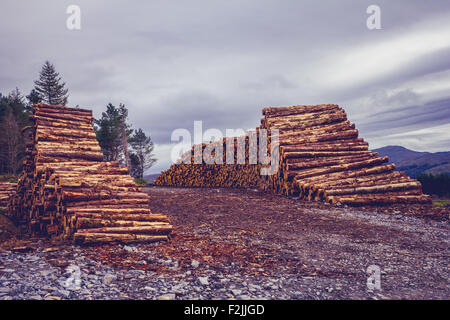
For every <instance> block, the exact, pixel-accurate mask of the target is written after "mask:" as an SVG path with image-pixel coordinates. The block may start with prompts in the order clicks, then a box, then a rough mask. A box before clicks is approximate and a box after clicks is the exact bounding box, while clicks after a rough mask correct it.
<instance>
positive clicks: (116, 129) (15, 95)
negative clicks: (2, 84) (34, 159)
mask: <svg viewBox="0 0 450 320" xmlns="http://www.w3.org/2000/svg"><path fill="white" fill-rule="evenodd" d="M68 97H69V94H68V89H67V88H66V84H65V82H63V81H62V79H61V77H60V76H59V73H58V72H56V69H55V67H54V66H53V64H51V63H50V62H48V61H46V62H45V63H44V65H43V66H42V70H41V72H40V73H39V78H38V79H37V80H36V81H35V82H34V88H33V89H32V90H31V92H30V93H29V94H28V95H27V96H26V97H24V96H23V94H22V93H21V92H20V90H19V89H18V88H16V89H14V90H13V91H12V92H10V93H9V94H7V95H2V94H1V93H0V132H2V134H1V135H0V175H5V174H9V175H15V174H18V173H19V172H20V171H21V170H22V164H23V160H24V158H25V145H26V142H27V141H26V140H25V138H24V137H23V135H22V133H21V129H22V128H24V127H27V126H29V125H31V121H30V118H29V116H30V115H31V113H32V107H33V104H35V103H39V102H42V103H47V104H51V105H62V106H64V105H66V104H67V101H68ZM94 129H95V132H96V135H97V140H98V141H99V144H100V147H101V148H102V151H103V154H104V156H105V159H104V160H105V161H119V163H121V165H122V166H126V167H127V168H129V171H130V174H131V175H132V176H133V177H135V178H136V179H143V177H144V172H145V171H146V170H147V169H149V168H150V167H151V166H152V165H153V164H154V163H155V162H156V159H155V157H154V154H153V150H154V144H153V141H152V139H151V138H150V137H149V136H147V135H146V133H145V132H144V131H143V130H142V129H140V128H139V129H133V128H132V126H131V124H130V123H129V122H128V109H127V108H126V106H125V105H124V104H120V105H119V106H118V107H116V106H114V105H113V104H111V103H109V104H108V105H107V106H106V111H105V112H103V113H102V115H101V117H100V118H99V119H95V120H94Z"/></svg>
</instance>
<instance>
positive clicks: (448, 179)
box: [417, 173, 450, 198]
mask: <svg viewBox="0 0 450 320" xmlns="http://www.w3.org/2000/svg"><path fill="white" fill-rule="evenodd" d="M417 180H419V181H420V183H422V190H423V192H424V193H426V194H431V195H437V196H438V197H441V198H443V197H450V175H449V174H446V173H440V174H427V173H422V174H421V175H419V176H418V177H417Z"/></svg>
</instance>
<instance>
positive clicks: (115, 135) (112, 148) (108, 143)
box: [94, 103, 132, 165]
mask: <svg viewBox="0 0 450 320" xmlns="http://www.w3.org/2000/svg"><path fill="white" fill-rule="evenodd" d="M127 118H128V109H127V108H126V107H125V105H123V104H120V105H119V107H116V106H114V105H113V104H111V103H110V104H108V105H107V106H106V112H103V113H102V117H101V118H100V119H96V120H95V121H94V124H95V127H94V128H95V131H96V134H97V140H98V142H99V144H100V147H101V148H102V151H103V154H104V155H105V161H120V162H121V163H122V164H123V165H126V164H127V162H128V161H127V159H126V156H127V152H125V148H127V146H126V144H124V141H127V140H128V137H129V135H130V134H131V132H132V130H130V125H128V124H127Z"/></svg>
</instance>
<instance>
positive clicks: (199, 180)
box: [156, 104, 431, 205]
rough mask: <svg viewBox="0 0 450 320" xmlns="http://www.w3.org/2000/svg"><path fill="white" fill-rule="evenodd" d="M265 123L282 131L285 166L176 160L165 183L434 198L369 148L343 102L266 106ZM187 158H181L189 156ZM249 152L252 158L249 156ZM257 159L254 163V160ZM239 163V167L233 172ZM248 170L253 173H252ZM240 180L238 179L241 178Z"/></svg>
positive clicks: (339, 196)
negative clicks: (265, 169)
mask: <svg viewBox="0 0 450 320" xmlns="http://www.w3.org/2000/svg"><path fill="white" fill-rule="evenodd" d="M263 116H264V117H263V118H262V119H261V125H260V127H259V128H258V129H257V130H260V129H266V130H267V131H268V133H269V135H270V134H272V135H277V136H278V144H277V145H275V144H272V145H271V144H270V141H271V140H270V139H269V140H268V141H267V144H268V145H269V148H270V149H273V148H276V147H279V166H278V168H277V170H275V171H273V174H272V175H268V176H261V175H260V174H259V173H260V171H259V169H260V167H261V166H260V165H255V164H251V163H248V162H246V164H245V165H244V167H240V166H242V165H235V166H233V165H229V164H226V165H225V164H212V165H209V166H210V167H208V165H205V164H204V163H203V164H201V165H199V164H197V165H196V164H191V163H189V164H181V163H177V164H175V165H173V166H172V167H171V168H170V169H169V170H167V171H165V172H163V173H162V174H161V176H160V177H159V178H158V179H157V181H156V183H157V184H159V185H176V186H188V187H190V186H196V187H220V186H222V187H254V186H258V187H260V188H261V189H263V190H266V191H272V192H276V193H280V194H285V195H294V196H299V197H300V198H303V199H308V200H317V201H327V202H330V203H338V202H339V203H343V204H353V205H363V204H388V203H428V202H430V201H431V199H430V197H429V196H427V195H423V194H422V189H421V185H420V182H418V181H417V180H414V179H411V178H409V177H407V176H406V175H405V173H403V172H397V171H394V170H395V165H394V164H388V163H387V162H388V158H387V157H379V156H378V154H377V153H374V152H372V151H370V150H369V146H368V143H367V142H365V141H364V140H363V139H362V138H359V137H358V130H356V129H355V125H354V124H351V123H350V122H349V121H348V119H347V115H346V113H345V111H344V110H343V109H342V108H340V107H339V106H337V105H334V104H326V105H315V106H291V107H281V108H265V109H263ZM203 147H204V146H203ZM183 159H185V158H182V159H181V160H180V161H183ZM247 160H248V159H247V157H246V161H247ZM252 163H253V162H252ZM233 168H234V171H233ZM244 171H248V172H251V174H248V175H246V174H245V173H244ZM241 176H244V177H245V178H244V179H240V180H239V179H236V177H241ZM236 180H238V182H236Z"/></svg>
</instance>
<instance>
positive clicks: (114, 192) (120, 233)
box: [8, 104, 172, 244]
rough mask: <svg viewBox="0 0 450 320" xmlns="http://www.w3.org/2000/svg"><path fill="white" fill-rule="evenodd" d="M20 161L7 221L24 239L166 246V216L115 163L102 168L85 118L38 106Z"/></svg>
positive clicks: (87, 116)
mask: <svg viewBox="0 0 450 320" xmlns="http://www.w3.org/2000/svg"><path fill="white" fill-rule="evenodd" d="M31 119H32V120H33V121H34V125H33V126H32V127H30V128H28V130H26V132H27V133H28V134H30V138H31V139H30V141H31V142H30V143H28V144H27V156H26V160H25V161H24V168H23V172H22V174H21V176H20V177H19V181H18V186H17V193H16V194H15V195H14V196H13V197H12V198H11V200H10V202H9V208H8V209H9V215H10V216H11V217H12V218H14V219H15V220H16V221H19V222H21V223H23V224H26V225H27V226H28V229H29V231H30V232H31V233H35V234H36V233H37V234H40V235H50V236H58V235H60V236H62V237H64V238H66V239H73V240H75V241H76V242H78V243H83V244H90V243H104V242H113V241H120V242H125V243H129V242H149V241H158V240H167V235H168V234H169V233H170V232H171V230H172V226H171V225H170V223H169V221H168V219H167V217H166V216H163V215H157V214H151V212H150V209H149V200H148V196H147V194H145V193H143V192H142V191H141V188H139V187H138V186H137V185H136V184H135V183H134V180H133V179H132V178H131V177H130V176H129V175H128V170H127V169H126V168H121V167H119V164H118V162H103V154H102V152H101V150H100V146H99V144H98V142H97V140H96V136H95V132H94V130H93V127H92V121H93V118H92V111H90V110H83V109H77V108H67V107H59V106H49V105H44V104H37V105H35V106H34V107H33V115H32V116H31Z"/></svg>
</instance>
